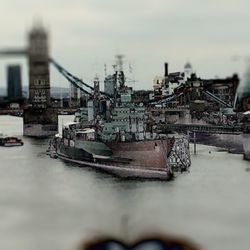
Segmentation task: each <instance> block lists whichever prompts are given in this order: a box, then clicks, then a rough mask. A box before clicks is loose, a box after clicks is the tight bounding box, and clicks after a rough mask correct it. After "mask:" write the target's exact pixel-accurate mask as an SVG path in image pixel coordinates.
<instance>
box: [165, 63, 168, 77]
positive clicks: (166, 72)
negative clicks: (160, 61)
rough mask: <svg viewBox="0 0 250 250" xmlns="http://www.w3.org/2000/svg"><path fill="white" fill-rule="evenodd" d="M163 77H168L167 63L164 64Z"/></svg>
mask: <svg viewBox="0 0 250 250" xmlns="http://www.w3.org/2000/svg"><path fill="white" fill-rule="evenodd" d="M164 76H165V77H167V76H168V63H167V62H166V63H165V73H164Z"/></svg>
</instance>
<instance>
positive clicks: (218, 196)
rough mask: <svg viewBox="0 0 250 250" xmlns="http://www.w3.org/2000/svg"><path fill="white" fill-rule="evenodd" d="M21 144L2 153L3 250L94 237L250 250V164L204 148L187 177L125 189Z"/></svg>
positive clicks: (14, 124)
mask: <svg viewBox="0 0 250 250" xmlns="http://www.w3.org/2000/svg"><path fill="white" fill-rule="evenodd" d="M62 119H63V121H66V120H70V119H72V117H70V116H69V117H63V118H62V117H60V121H61V122H62ZM0 132H3V133H5V134H8V135H17V136H20V137H22V119H21V118H16V117H9V116H2V117H0ZM22 139H23V141H24V146H23V147H15V148H4V147H1V148H0V217H1V218H0V249H4V250H17V249H18V250H40V249H41V250H42V249H43V250H45V249H46V250H68V249H73V246H75V245H76V244H77V243H78V242H79V240H80V239H81V238H83V237H85V238H86V237H88V236H92V235H96V234H97V235H98V234H103V233H104V234H109V235H114V236H117V237H121V238H124V237H125V238H128V239H131V240H132V239H135V238H136V237H137V236H139V235H141V234H143V233H147V232H153V231H157V232H165V233H171V234H177V235H182V236H187V237H189V238H190V239H194V240H196V241H197V242H198V243H200V244H201V245H202V246H203V248H204V249H218V250H219V249H220V250H222V249H223V250H224V249H225V250H226V249H250V246H249V245H250V172H248V170H250V163H249V162H246V161H243V160H242V156H241V155H232V154H228V153H226V152H218V150H217V149H216V148H212V147H207V146H201V145H199V146H198V155H196V156H194V155H192V167H191V168H190V173H187V174H182V175H180V176H178V178H176V179H175V180H174V181H172V182H158V181H122V180H120V179H117V178H114V177H112V176H109V175H108V174H103V173H99V172H96V171H95V170H92V169H90V168H78V167H77V166H73V165H71V164H66V163H64V162H62V161H60V160H55V159H50V158H49V157H48V156H47V155H46V154H45V151H46V149H47V145H48V140H34V139H30V138H22ZM209 151H211V152H210V153H209Z"/></svg>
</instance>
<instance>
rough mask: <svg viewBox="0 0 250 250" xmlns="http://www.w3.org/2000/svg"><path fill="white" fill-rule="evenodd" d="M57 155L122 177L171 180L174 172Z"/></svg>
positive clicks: (65, 159) (68, 160)
mask: <svg viewBox="0 0 250 250" xmlns="http://www.w3.org/2000/svg"><path fill="white" fill-rule="evenodd" d="M56 156H57V157H58V158H59V159H62V160H64V161H67V162H71V163H76V164H79V165H80V166H85V167H92V168H94V169H97V170H102V171H105V172H107V173H110V174H113V175H116V176H118V177H122V178H142V179H160V180H170V179H171V178H172V174H171V173H170V172H168V171H167V170H155V169H142V168H138V167H137V166H132V165H130V166H129V167H126V166H124V165H122V166H121V165H120V166H119V165H116V166H115V165H109V164H101V163H95V162H88V161H80V160H75V159H71V158H68V157H67V156H66V155H62V154H60V153H57V154H56Z"/></svg>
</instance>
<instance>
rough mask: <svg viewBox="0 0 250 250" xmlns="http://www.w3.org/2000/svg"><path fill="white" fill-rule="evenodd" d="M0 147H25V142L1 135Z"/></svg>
mask: <svg viewBox="0 0 250 250" xmlns="http://www.w3.org/2000/svg"><path fill="white" fill-rule="evenodd" d="M0 146H3V147H15V146H23V141H22V140H21V139H19V138H17V137H13V136H12V137H10V136H3V135H2V134H0Z"/></svg>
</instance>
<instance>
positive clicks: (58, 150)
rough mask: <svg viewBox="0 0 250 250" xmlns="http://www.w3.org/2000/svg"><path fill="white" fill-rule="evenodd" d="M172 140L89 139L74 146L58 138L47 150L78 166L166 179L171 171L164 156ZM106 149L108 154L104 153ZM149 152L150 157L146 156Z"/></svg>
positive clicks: (169, 148)
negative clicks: (115, 140) (125, 140)
mask: <svg viewBox="0 0 250 250" xmlns="http://www.w3.org/2000/svg"><path fill="white" fill-rule="evenodd" d="M172 142H173V141H171V139H168V140H152V141H142V142H118V143H114V144H110V145H108V144H107V145H106V144H103V143H100V142H94V141H93V142H87V144H86V145H81V148H79V147H78V148H77V147H75V146H71V145H64V143H63V141H59V142H58V143H56V144H54V145H53V146H52V148H54V151H53V150H50V152H51V156H53V157H57V158H59V159H62V160H64V161H67V162H71V163H75V164H78V165H79V166H82V167H92V168H94V169H96V170H101V171H104V172H107V173H110V174H113V175H116V176H118V177H122V178H145V179H161V180H170V179H171V178H172V177H173V174H172V170H171V167H170V166H169V165H168V164H167V159H168V155H169V153H170V151H171V147H172V146H171V145H172V144H171V143H172ZM104 145H105V146H104ZM92 149H94V150H93V151H92ZM109 150H110V152H111V154H112V155H111V156H108V151H109ZM149 155H151V157H148V156H149Z"/></svg>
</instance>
